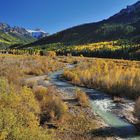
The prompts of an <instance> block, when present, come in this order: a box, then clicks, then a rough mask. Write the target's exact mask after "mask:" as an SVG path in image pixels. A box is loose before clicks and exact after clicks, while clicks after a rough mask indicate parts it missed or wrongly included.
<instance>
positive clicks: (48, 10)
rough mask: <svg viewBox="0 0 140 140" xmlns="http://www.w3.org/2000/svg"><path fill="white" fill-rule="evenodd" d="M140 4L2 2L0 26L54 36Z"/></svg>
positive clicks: (119, 0)
mask: <svg viewBox="0 0 140 140" xmlns="http://www.w3.org/2000/svg"><path fill="white" fill-rule="evenodd" d="M136 1H137V0H0V22H6V23H8V24H10V25H12V26H13V25H16V26H22V27H25V28H29V29H34V28H41V29H43V30H45V31H47V32H49V33H55V32H58V31H60V30H63V29H65V28H69V27H72V26H75V25H79V24H83V23H90V22H96V21H99V20H102V19H105V18H108V17H109V16H112V15H113V14H115V13H117V12H118V11H120V10H121V9H122V8H125V7H126V6H127V5H130V4H133V3H135V2H136Z"/></svg>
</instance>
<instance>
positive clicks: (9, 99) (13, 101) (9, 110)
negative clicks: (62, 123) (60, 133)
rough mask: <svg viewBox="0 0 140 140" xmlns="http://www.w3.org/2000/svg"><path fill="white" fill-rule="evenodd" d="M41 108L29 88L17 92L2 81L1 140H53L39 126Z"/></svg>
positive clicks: (5, 81)
mask: <svg viewBox="0 0 140 140" xmlns="http://www.w3.org/2000/svg"><path fill="white" fill-rule="evenodd" d="M39 113H40V108H39V104H38V102H37V101H36V100H35V98H34V95H33V93H32V92H31V90H30V89H28V88H22V89H20V90H18V91H17V90H16V89H15V87H14V86H12V85H9V84H8V82H7V80H5V79H0V139H1V140H5V139H6V140H12V139H14V140H19V139H21V140H27V139H29V140H46V139H47V140H52V139H53V138H52V137H51V136H50V135H49V134H47V131H45V130H43V129H42V128H41V127H40V126H39V121H38V120H39V118H38V114H39Z"/></svg>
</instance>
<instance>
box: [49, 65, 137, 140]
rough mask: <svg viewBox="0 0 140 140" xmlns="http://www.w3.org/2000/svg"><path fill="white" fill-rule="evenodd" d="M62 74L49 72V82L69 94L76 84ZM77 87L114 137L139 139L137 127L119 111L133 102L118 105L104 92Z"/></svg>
mask: <svg viewBox="0 0 140 140" xmlns="http://www.w3.org/2000/svg"><path fill="white" fill-rule="evenodd" d="M71 67H72V66H69V68H71ZM62 74H63V70H60V71H56V72H53V73H50V74H49V79H50V82H51V84H53V85H55V86H56V87H57V88H58V89H59V90H60V91H63V92H67V93H68V94H71V93H72V92H74V91H75V89H76V88H77V86H74V85H72V84H70V83H68V82H67V81H61V80H60V79H59V78H58V77H60V76H61V75H62ZM78 88H80V89H81V90H83V91H84V92H86V93H87V95H88V96H89V98H90V103H91V107H92V109H93V111H94V112H95V113H96V114H98V115H99V116H100V117H101V118H102V119H103V121H104V122H105V123H106V124H108V126H109V128H111V129H112V131H113V133H114V136H115V137H119V138H121V139H126V140H140V136H139V135H137V134H136V133H137V129H136V128H135V126H134V125H133V124H131V123H129V122H128V121H127V120H126V119H124V118H123V117H122V116H121V113H120V112H122V108H123V107H126V108H127V107H131V106H133V105H134V102H132V101H128V102H127V103H125V104H123V105H118V104H117V103H114V102H113V100H112V98H111V97H110V96H109V95H107V94H105V93H102V92H99V91H96V90H94V89H89V88H83V87H78ZM118 112H119V113H118ZM104 131H108V128H104ZM108 135H109V134H108ZM110 135H111V134H110Z"/></svg>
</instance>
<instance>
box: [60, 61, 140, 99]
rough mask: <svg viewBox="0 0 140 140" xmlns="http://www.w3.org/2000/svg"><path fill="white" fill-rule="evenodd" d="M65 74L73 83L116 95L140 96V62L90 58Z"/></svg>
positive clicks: (67, 70)
mask: <svg viewBox="0 0 140 140" xmlns="http://www.w3.org/2000/svg"><path fill="white" fill-rule="evenodd" d="M63 76H64V77H65V78H66V79H67V80H70V81H71V82H72V83H73V84H77V85H80V86H86V87H92V88H96V89H100V90H103V91H105V92H107V93H110V94H112V95H115V96H127V97H130V98H137V97H138V96H140V62H136V61H134V62H133V61H124V60H107V59H89V60H88V61H85V62H82V63H80V64H79V65H78V66H76V67H75V68H74V69H72V70H69V69H66V70H65V71H64V74H63Z"/></svg>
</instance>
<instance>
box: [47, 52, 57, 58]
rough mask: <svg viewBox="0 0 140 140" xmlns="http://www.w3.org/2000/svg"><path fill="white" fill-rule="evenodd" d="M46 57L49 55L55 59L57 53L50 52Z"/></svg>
mask: <svg viewBox="0 0 140 140" xmlns="http://www.w3.org/2000/svg"><path fill="white" fill-rule="evenodd" d="M46 55H47V56H48V57H55V56H56V52H54V51H48V52H47V53H46Z"/></svg>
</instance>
